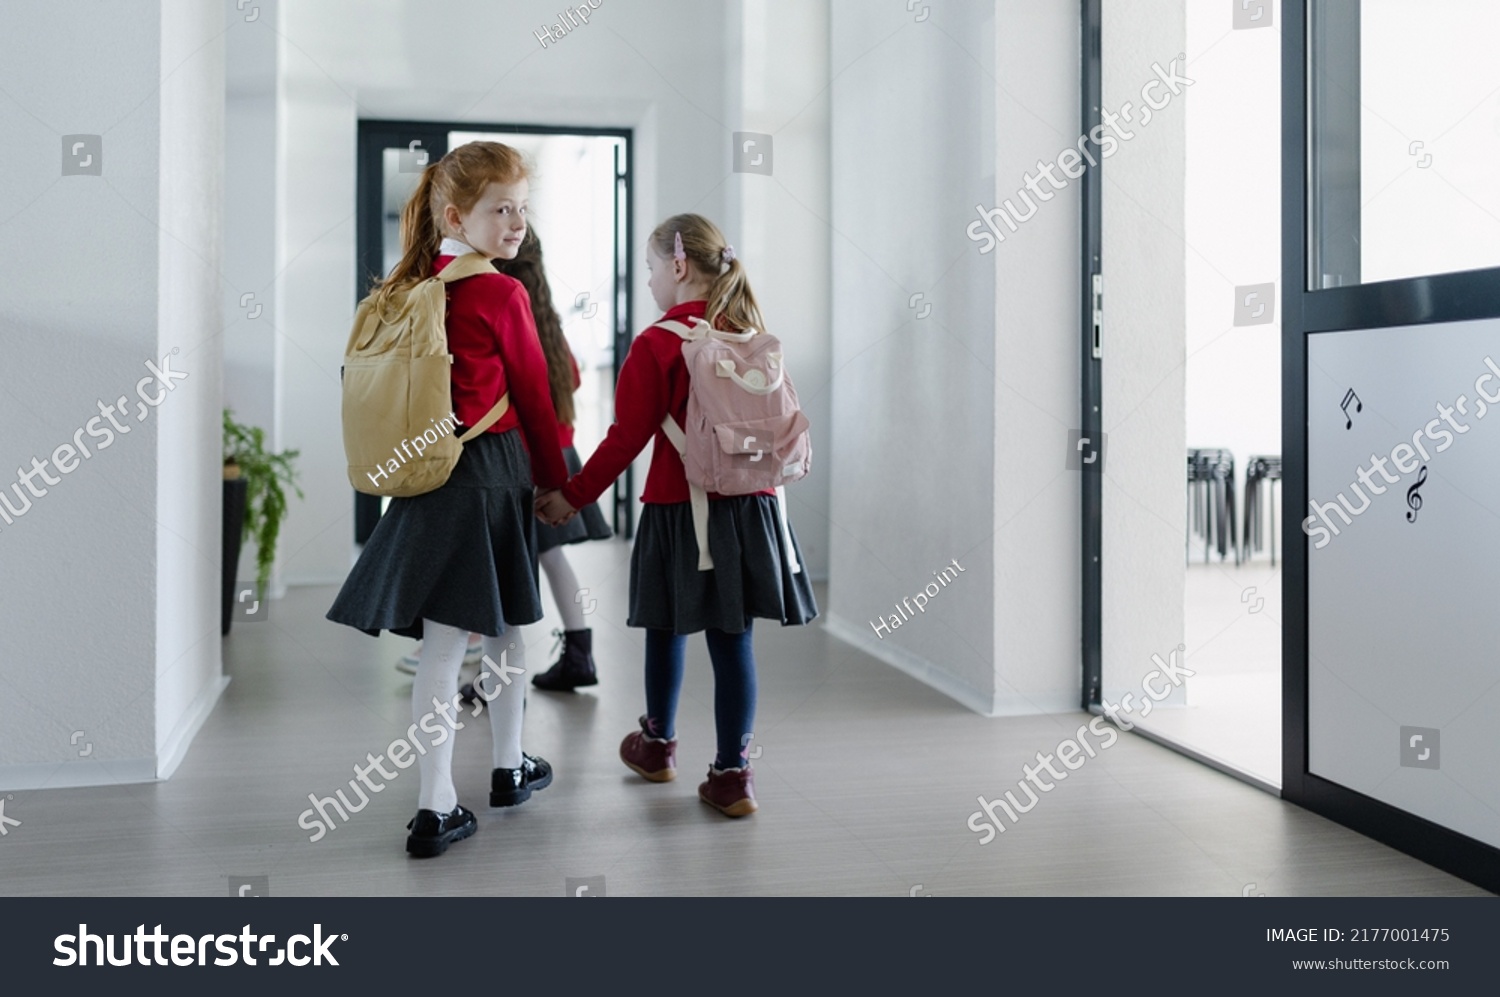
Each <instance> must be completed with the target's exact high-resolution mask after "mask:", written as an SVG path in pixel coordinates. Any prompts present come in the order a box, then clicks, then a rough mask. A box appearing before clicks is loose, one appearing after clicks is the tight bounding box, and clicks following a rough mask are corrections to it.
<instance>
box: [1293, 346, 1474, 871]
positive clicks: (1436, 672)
mask: <svg viewBox="0 0 1500 997" xmlns="http://www.w3.org/2000/svg"><path fill="white" fill-rule="evenodd" d="M1307 412H1308V427H1307V440H1308V497H1309V499H1310V502H1309V508H1308V509H1307V510H1305V511H1304V512H1303V515H1304V517H1306V518H1305V519H1304V523H1303V530H1304V532H1306V533H1307V534H1308V570H1307V574H1308V764H1309V769H1310V771H1311V772H1312V773H1313V774H1314V775H1317V776H1320V777H1322V778H1324V779H1327V780H1329V781H1331V782H1336V783H1338V784H1340V785H1342V786H1345V787H1347V788H1349V789H1352V790H1355V791H1356V792H1359V793H1363V794H1364V795H1366V796H1370V797H1373V798H1375V799H1377V800H1381V801H1383V802H1385V803H1388V804H1390V805H1392V806H1395V807H1398V808H1400V809H1402V810H1405V811H1408V812H1410V813H1413V814H1416V815H1417V816H1419V817H1424V818H1426V819H1428V820H1430V821H1433V822H1434V823H1437V824H1441V825H1443V826H1445V827H1448V828H1451V829H1453V830H1455V831H1458V832H1460V833H1462V834H1465V835H1468V836H1469V837H1472V838H1477V839H1478V840H1480V841H1483V842H1486V843H1488V844H1490V845H1494V846H1500V725H1497V723H1496V717H1497V716H1500V320H1497V319H1484V320H1479V321H1472V322H1456V323H1448V324H1442V325H1421V326H1403V327H1398V328H1392V329H1381V330H1361V331H1357V332H1339V333H1322V334H1318V335H1314V336H1312V337H1310V339H1309V343H1308V388H1307Z"/></svg>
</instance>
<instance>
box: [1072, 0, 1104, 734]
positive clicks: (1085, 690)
mask: <svg viewBox="0 0 1500 997" xmlns="http://www.w3.org/2000/svg"><path fill="white" fill-rule="evenodd" d="M1100 3H1101V0H1081V7H1080V12H1081V14H1082V19H1083V20H1082V32H1081V39H1082V44H1081V46H1080V56H1081V63H1082V69H1083V80H1082V86H1081V87H1080V88H1079V132H1078V133H1079V134H1080V135H1085V136H1087V135H1089V134H1091V133H1093V130H1094V129H1095V128H1096V127H1098V126H1099V125H1100V123H1101V118H1100V113H1099V108H1100V105H1101V103H1102V102H1103V92H1104V85H1103V72H1102V67H1101V61H1100V60H1101V56H1102V54H1103V50H1102V49H1101V47H1100V45H1101V33H1100V21H1101V12H1100ZM1096 148H1097V143H1096ZM1084 162H1085V165H1084V168H1083V177H1082V178H1081V179H1082V181H1083V185H1082V187H1081V188H1080V193H1081V196H1082V199H1083V203H1082V205H1081V210H1080V211H1079V233H1078V234H1079V239H1078V243H1079V247H1080V253H1081V260H1080V264H1081V265H1080V269H1079V275H1080V278H1081V279H1080V281H1079V286H1078V289H1079V298H1078V301H1079V308H1078V315H1079V360H1078V362H1079V370H1080V372H1081V373H1082V377H1083V382H1082V385H1081V390H1080V391H1079V413H1078V426H1079V438H1080V440H1101V441H1102V439H1103V436H1102V434H1103V428H1102V427H1103V421H1104V414H1103V404H1104V403H1103V379H1102V376H1101V370H1100V361H1101V352H1102V351H1101V345H1102V344H1101V342H1100V336H1101V329H1100V322H1101V320H1102V315H1101V314H1100V311H1101V308H1102V305H1103V301H1102V287H1096V285H1099V284H1100V283H1101V282H1102V273H1103V271H1102V270H1101V269H1100V266H1101V262H1102V261H1101V252H1102V247H1103V229H1102V225H1101V223H1102V219H1101V216H1100V213H1099V208H1100V205H1101V203H1102V200H1103V198H1102V196H1101V194H1102V191H1103V187H1104V184H1103V178H1102V176H1101V172H1100V171H1101V170H1102V169H1103V166H1104V157H1103V156H1102V155H1100V156H1095V157H1090V158H1088V159H1085V161H1084ZM1084 445H1088V444H1084ZM1099 452H1100V453H1101V454H1103V452H1104V450H1103V447H1102V445H1101V446H1100V448H1099ZM1102 465H1103V461H1102V460H1101V461H1100V462H1099V467H1100V470H1099V471H1098V472H1094V471H1090V469H1089V468H1088V467H1087V466H1085V467H1084V468H1083V470H1082V472H1081V473H1080V474H1079V475H1078V478H1079V496H1078V498H1079V510H1080V513H1081V516H1080V518H1079V523H1080V527H1081V530H1082V533H1081V539H1082V544H1081V547H1080V549H1081V550H1082V562H1081V564H1080V570H1079V577H1080V578H1081V579H1082V586H1083V587H1082V592H1081V597H1082V600H1081V601H1082V614H1083V615H1082V621H1081V622H1082V628H1081V634H1082V643H1083V648H1082V653H1083V682H1082V692H1081V699H1082V703H1081V705H1082V708H1083V709H1085V710H1089V711H1091V712H1095V713H1097V712H1099V711H1100V707H1101V703H1102V699H1101V697H1102V696H1103V695H1104V692H1103V689H1104V685H1103V671H1104V670H1103V660H1102V654H1103V646H1104V635H1103V632H1102V629H1103V626H1102V625H1103V613H1104V601H1103V589H1104V581H1103V579H1104V575H1103V565H1102V564H1101V563H1100V560H1099V559H1100V557H1102V556H1103V548H1104V531H1103V496H1104V474H1103V467H1102Z"/></svg>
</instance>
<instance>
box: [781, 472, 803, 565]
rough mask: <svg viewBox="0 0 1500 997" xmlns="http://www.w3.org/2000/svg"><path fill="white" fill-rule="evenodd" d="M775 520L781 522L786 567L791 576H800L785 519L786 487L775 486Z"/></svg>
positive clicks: (788, 524) (795, 551)
mask: <svg viewBox="0 0 1500 997" xmlns="http://www.w3.org/2000/svg"><path fill="white" fill-rule="evenodd" d="M776 510H777V518H778V519H779V520H781V545H782V546H783V547H785V548H786V557H787V567H789V568H791V569H792V574H794V575H800V574H802V564H801V562H800V561H798V560H797V548H796V547H793V546H792V527H791V524H790V523H789V522H788V521H787V518H786V487H785V486H783V485H777V486H776Z"/></svg>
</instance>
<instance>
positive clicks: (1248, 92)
mask: <svg viewBox="0 0 1500 997" xmlns="http://www.w3.org/2000/svg"><path fill="white" fill-rule="evenodd" d="M1257 11H1258V12H1259V16H1258V17H1252V16H1250V15H1253V14H1255V13H1256V12H1257ZM1245 12H1246V16H1245V17H1240V16H1239V15H1235V16H1233V17H1232V16H1231V14H1233V13H1234V12H1232V11H1230V10H1228V9H1227V8H1219V7H1217V6H1212V5H1206V4H1196V3H1184V4H1180V5H1161V6H1154V5H1153V6H1152V7H1151V8H1150V15H1149V16H1150V23H1149V24H1139V23H1134V22H1133V21H1132V18H1133V17H1134V15H1132V14H1128V13H1122V12H1120V11H1118V10H1116V11H1114V12H1113V14H1112V12H1111V11H1110V10H1109V9H1108V5H1104V8H1103V10H1102V12H1101V14H1100V18H1099V20H1098V21H1096V22H1095V24H1096V25H1097V29H1098V30H1099V33H1100V34H1099V47H1097V48H1096V49H1094V51H1095V52H1097V53H1099V55H1098V58H1099V60H1100V66H1099V67H1098V68H1097V69H1096V71H1095V72H1096V75H1095V76H1094V78H1093V80H1092V81H1091V80H1090V79H1089V77H1088V76H1087V75H1086V77H1085V86H1086V87H1088V86H1093V87H1094V94H1093V101H1092V105H1091V106H1092V111H1093V113H1094V114H1095V115H1100V113H1101V108H1102V109H1103V111H1104V112H1106V114H1105V116H1104V117H1103V120H1106V121H1111V120H1112V121H1113V124H1111V125H1107V126H1106V127H1107V128H1112V129H1115V130H1114V132H1113V133H1112V134H1114V135H1116V136H1117V138H1118V143H1119V148H1118V149H1117V150H1114V151H1115V154H1114V155H1113V156H1112V157H1111V158H1110V159H1109V161H1108V162H1107V163H1105V164H1103V165H1102V170H1101V179H1102V183H1100V185H1099V186H1100V190H1099V194H1098V197H1099V200H1098V202H1096V203H1097V208H1096V209H1095V210H1094V212H1093V214H1092V216H1091V217H1092V219H1093V221H1092V224H1093V225H1095V226H1097V228H1096V229H1095V236H1094V238H1095V239H1097V242H1095V243H1094V245H1096V246H1097V247H1099V254H1100V255H1099V256H1098V257H1096V258H1094V259H1092V260H1090V261H1089V262H1090V263H1091V264H1092V265H1093V266H1092V273H1098V274H1099V275H1100V277H1101V280H1100V283H1099V287H1100V291H1101V294H1100V297H1099V298H1098V299H1097V300H1096V302H1095V309H1097V311H1098V314H1100V315H1102V319H1101V322H1100V325H1101V328H1100V331H1099V332H1098V333H1097V334H1096V335H1097V336H1098V337H1099V343H1100V346H1096V348H1095V349H1094V351H1093V353H1092V355H1089V356H1086V364H1085V380H1084V384H1083V397H1084V404H1085V413H1086V418H1085V422H1084V423H1083V425H1085V426H1086V427H1087V426H1089V421H1088V418H1087V416H1088V412H1089V408H1090V407H1091V406H1097V407H1095V408H1093V409H1092V411H1093V413H1094V414H1093V419H1094V420H1095V425H1096V426H1097V427H1098V430H1102V437H1101V438H1102V440H1103V444H1104V446H1105V448H1106V452H1105V454H1104V458H1105V462H1104V464H1103V466H1102V469H1101V470H1100V472H1099V473H1097V474H1095V475H1094V476H1093V477H1092V480H1089V479H1088V478H1086V479H1085V489H1088V488H1090V487H1093V488H1095V489H1096V491H1095V493H1094V496H1093V503H1094V504H1093V505H1092V506H1091V505H1090V502H1089V495H1088V492H1087V491H1086V492H1085V504H1084V508H1085V515H1086V520H1085V522H1086V523H1089V522H1090V521H1089V519H1088V518H1087V517H1088V510H1089V509H1090V508H1092V509H1094V510H1096V512H1095V519H1094V521H1093V522H1094V525H1093V529H1094V530H1095V531H1096V532H1095V533H1094V534H1093V538H1092V540H1091V538H1090V535H1089V530H1088V528H1087V527H1086V530H1085V544H1084V546H1085V555H1084V577H1085V582H1086V585H1087V584H1088V582H1089V580H1090V574H1091V569H1092V572H1093V584H1094V589H1093V591H1094V592H1095V593H1096V597H1095V600H1094V601H1092V603H1091V601H1090V599H1088V598H1087V592H1088V589H1087V588H1086V590H1085V591H1086V598H1085V600H1084V605H1085V612H1086V613H1088V612H1090V611H1092V612H1093V613H1094V622H1093V623H1092V625H1091V623H1090V620H1089V619H1087V618H1086V619H1085V621H1084V633H1085V635H1086V646H1085V684H1084V688H1085V692H1086V705H1087V706H1089V707H1091V708H1094V709H1101V710H1103V711H1105V712H1117V713H1118V714H1119V715H1120V716H1121V717H1122V719H1123V720H1125V721H1126V722H1128V723H1130V724H1131V725H1132V726H1133V727H1134V728H1135V729H1137V730H1139V731H1140V732H1141V733H1143V734H1145V735H1147V736H1150V737H1152V738H1154V739H1157V740H1161V741H1163V742H1165V743H1168V744H1170V745H1171V746H1172V747H1174V748H1177V749H1178V750H1181V751H1184V752H1186V753H1188V754H1190V755H1192V756H1193V757H1196V758H1198V759H1200V760H1202V761H1204V762H1207V763H1208V764H1211V765H1213V766H1215V767H1217V768H1220V769H1223V770H1225V771H1227V772H1230V773H1232V774H1234V775H1236V776H1238V777H1240V778H1243V779H1245V780H1246V781H1249V782H1251V783H1253V784H1255V785H1258V786H1261V787H1262V788H1265V789H1267V790H1270V791H1272V792H1277V791H1279V788H1280V785H1281V752H1282V727H1281V704H1282V694H1281V668H1282V625H1281V620H1282V615H1281V587H1282V586H1281V570H1282V566H1283V561H1284V557H1283V552H1282V551H1281V549H1280V542H1281V541H1280V533H1281V530H1282V525H1283V520H1284V517H1283V514H1282V511H1281V498H1282V496H1281V492H1282V488H1281V476H1282V475H1281V467H1282V457H1281V450H1282V426H1281V359H1282V356H1281V339H1280V330H1281V325H1280V317H1281V316H1280V310H1279V308H1278V307H1277V305H1278V299H1279V295H1278V290H1279V280H1278V278H1279V276H1280V271H1281V225H1280V220H1281V190H1280V183H1279V177H1280V173H1279V170H1280V153H1281V135H1280V119H1281V101H1280V76H1281V52H1280V34H1279V32H1277V31H1276V30H1264V28H1266V27H1269V26H1271V25H1272V24H1274V23H1276V22H1275V16H1274V15H1275V10H1274V7H1273V4H1272V3H1271V2H1270V0H1266V2H1265V3H1256V4H1249V5H1246V7H1245ZM1137 13H1140V11H1137ZM1112 17H1113V19H1112ZM1112 28H1113V29H1114V30H1113V31H1112V30H1111V29H1112ZM1137 29H1139V30H1137ZM1179 45H1180V46H1181V48H1180V49H1179V48H1178V46H1179ZM1174 86H1175V88H1176V89H1177V90H1180V94H1176V95H1170V93H1169V90H1168V87H1174ZM1131 101H1133V102H1134V107H1133V108H1132V107H1131V106H1130V102H1131ZM1178 102H1180V104H1179V103H1178ZM1086 103H1087V102H1086ZM1142 105H1145V106H1144V107H1143V106H1142ZM1148 108H1149V109H1150V110H1148ZM1088 111H1089V107H1086V108H1085V112H1086V114H1087V113H1088ZM1132 111H1133V117H1132ZM1153 114H1154V116H1153ZM1097 120H1099V119H1098V118H1096V121H1097ZM1086 123H1087V122H1086ZM1104 155H1110V152H1109V151H1106V152H1105V153H1104ZM1087 235H1088V233H1087V232H1086V236H1087ZM1092 273H1089V274H1087V276H1088V277H1089V278H1090V279H1092ZM1086 336H1087V332H1086ZM1101 347H1102V348H1101ZM1090 362H1092V363H1093V364H1095V365H1096V366H1094V367H1093V368H1092V369H1090V368H1089V363H1090ZM1096 431H1097V430H1096ZM1087 435H1093V434H1092V433H1090V434H1087ZM1090 640H1092V641H1096V642H1097V644H1096V645H1095V646H1096V647H1097V650H1094V651H1092V658H1091V649H1090V647H1089V646H1088V641H1090ZM1091 664H1092V667H1093V668H1094V669H1096V671H1095V672H1094V673H1093V674H1092V675H1091V674H1090V673H1089V667H1090V665H1091ZM1090 693H1092V697H1090V696H1089V694H1090ZM1127 697H1128V698H1127Z"/></svg>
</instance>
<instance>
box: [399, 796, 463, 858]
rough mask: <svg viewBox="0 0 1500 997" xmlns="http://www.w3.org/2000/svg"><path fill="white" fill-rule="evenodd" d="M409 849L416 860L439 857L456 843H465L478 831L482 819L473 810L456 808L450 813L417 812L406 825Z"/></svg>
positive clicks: (407, 846)
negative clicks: (464, 841)
mask: <svg viewBox="0 0 1500 997" xmlns="http://www.w3.org/2000/svg"><path fill="white" fill-rule="evenodd" d="M406 827H407V829H408V830H409V831H411V834H409V835H407V836H406V850H407V851H408V852H409V853H410V854H411V857H412V858H414V859H430V858H436V857H437V856H439V855H441V854H443V853H444V852H446V851H447V850H448V846H449V845H451V844H453V843H454V842H455V841H462V840H464V839H465V838H467V837H468V836H469V835H471V834H473V833H474V832H475V831H477V830H478V829H479V818H477V817H475V816H474V812H473V811H472V810H466V809H464V808H463V807H461V806H460V807H454V808H453V812H452V813H449V814H440V813H438V812H437V811H436V810H418V811H417V815H416V816H415V817H413V818H412V819H411V821H410V822H408V823H407V825H406Z"/></svg>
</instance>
